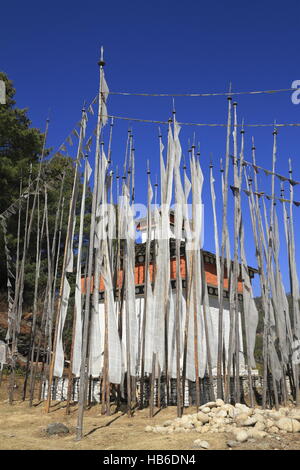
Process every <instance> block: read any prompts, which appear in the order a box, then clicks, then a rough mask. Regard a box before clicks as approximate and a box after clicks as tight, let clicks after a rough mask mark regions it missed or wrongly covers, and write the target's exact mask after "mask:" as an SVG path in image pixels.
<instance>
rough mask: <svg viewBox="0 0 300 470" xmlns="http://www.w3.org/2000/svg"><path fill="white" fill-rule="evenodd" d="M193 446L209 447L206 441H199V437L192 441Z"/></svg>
mask: <svg viewBox="0 0 300 470" xmlns="http://www.w3.org/2000/svg"><path fill="white" fill-rule="evenodd" d="M194 446H195V447H201V448H202V449H208V448H209V447H210V446H209V443H208V442H207V441H201V439H196V440H195V441H194Z"/></svg>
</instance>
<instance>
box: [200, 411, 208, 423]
mask: <svg viewBox="0 0 300 470" xmlns="http://www.w3.org/2000/svg"><path fill="white" fill-rule="evenodd" d="M197 420H198V421H201V423H203V424H205V423H208V422H209V417H208V416H207V415H206V414H205V413H203V412H202V411H199V413H197Z"/></svg>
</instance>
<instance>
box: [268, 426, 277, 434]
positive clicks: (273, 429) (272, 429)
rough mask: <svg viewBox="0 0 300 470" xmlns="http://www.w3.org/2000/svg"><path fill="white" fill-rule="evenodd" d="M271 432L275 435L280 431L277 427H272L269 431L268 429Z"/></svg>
mask: <svg viewBox="0 0 300 470" xmlns="http://www.w3.org/2000/svg"><path fill="white" fill-rule="evenodd" d="M268 431H269V432H271V433H273V434H277V433H278V431H279V429H278V427H277V426H271V427H270V428H269V429H268Z"/></svg>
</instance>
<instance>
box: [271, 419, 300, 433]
mask: <svg viewBox="0 0 300 470" xmlns="http://www.w3.org/2000/svg"><path fill="white" fill-rule="evenodd" d="M276 425H277V427H278V428H279V429H281V430H282V431H287V432H299V431H300V423H299V421H297V420H296V419H291V418H280V419H279V420H278V421H277V422H276Z"/></svg>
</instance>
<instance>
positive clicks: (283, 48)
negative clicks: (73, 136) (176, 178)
mask: <svg viewBox="0 0 300 470" xmlns="http://www.w3.org/2000/svg"><path fill="white" fill-rule="evenodd" d="M299 13H300V4H299V2H296V1H290V2H286V3H282V2H280V3H279V2H277V1H272V2H271V1H269V0H265V1H263V2H258V1H252V2H251V3H248V4H247V5H245V3H244V2H240V1H239V2H238V1H228V2H224V1H215V2H203V1H195V0H194V1H190V0H186V1H184V2H179V1H177V0H175V1H166V0H165V1H163V0H162V1H160V2H159V1H156V0H153V1H151V2H141V1H139V2H137V1H129V2H124V1H123V2H121V1H111V2H101V1H90V0H86V1H85V2H81V3H75V2H70V1H65V0H62V1H60V2H58V1H56V0H53V1H51V2H40V1H39V2H38V1H32V0H29V1H27V2H22V3H21V2H16V1H12V2H5V4H2V5H1V30H0V69H1V70H3V71H4V72H6V73H7V74H8V76H9V77H10V78H11V79H12V80H13V81H14V84H15V87H16V89H17V95H16V99H17V105H18V106H19V107H28V108H29V117H30V119H31V121H32V125H33V126H35V127H39V128H41V129H44V127H45V120H46V118H47V116H48V113H50V121H51V122H50V131H49V140H48V146H52V147H53V148H54V149H57V147H58V146H59V145H60V144H61V143H62V142H63V141H64V139H65V138H66V136H67V135H68V134H69V132H70V131H71V130H72V129H73V127H74V124H75V123H76V122H77V121H78V120H79V118H80V112H81V107H82V103H83V101H84V100H87V101H88V102H89V101H91V100H92V99H93V97H94V96H95V95H96V93H97V87H98V67H97V60H98V56H99V49H100V46H101V45H103V46H104V49H105V60H106V67H105V74H106V79H107V82H108V85H109V88H110V90H111V91H131V92H169V93H188V92H222V91H227V89H228V86H229V83H230V82H232V87H233V91H234V90H236V91H247V90H263V89H278V88H289V87H290V86H291V83H292V82H293V81H294V80H297V79H299V80H300V66H299V63H300V62H299V57H300V54H299V49H300V41H299V17H300V15H299ZM237 101H238V114H239V119H240V120H241V119H242V118H244V119H245V122H246V123H272V122H273V121H274V119H276V120H277V122H300V105H294V104H293V103H292V101H291V94H290V93H289V92H286V93H281V94H274V95H254V96H253V95H252V96H251V95H250V96H249V95H248V96H247V95H245V96H239V97H238V99H237ZM175 105H176V111H177V119H178V121H183V122H208V123H216V122H225V121H226V108H227V100H226V98H225V97H201V98H188V97H186V98H176V100H175ZM171 109H172V99H171V98H158V97H151V98H150V97H122V96H110V97H109V101H108V110H109V113H111V114H114V115H120V116H130V117H139V118H145V119H154V120H155V119H157V120H167V119H168V117H169V116H170V113H171ZM91 125H92V123H91ZM128 125H132V127H133V133H134V138H135V147H136V168H137V174H138V177H137V182H136V187H137V199H138V200H139V202H144V201H145V183H146V173H145V166H146V160H147V159H149V160H150V164H151V171H152V176H153V179H155V174H156V173H157V172H158V139H157V134H158V129H157V125H153V124H142V123H131V124H130V123H128V122H122V121H119V122H116V125H115V127H114V137H113V147H112V151H113V161H114V163H115V164H119V165H121V162H122V160H123V157H124V152H125V148H124V147H125V142H126V136H127V129H128ZM193 132H195V133H196V141H197V142H200V147H201V158H200V160H201V165H202V169H203V173H204V176H205V185H204V194H203V198H204V203H205V206H206V208H205V214H206V226H205V240H204V246H205V248H207V249H210V250H214V246H213V236H212V227H211V222H210V221H211V206H210V197H209V185H208V166H209V160H210V158H212V160H213V163H214V165H215V178H216V180H217V182H216V185H217V188H216V189H217V197H219V199H220V181H219V159H220V158H221V157H224V152H225V129H222V128H192V127H187V128H183V129H182V132H181V142H182V148H183V150H184V153H185V154H186V153H187V152H186V150H187V146H188V139H191V138H193ZM163 133H164V137H165V136H166V129H165V128H164V129H163ZM252 135H254V136H255V141H256V146H257V162H258V164H260V165H261V166H263V167H266V168H271V159H272V128H255V129H247V132H246V159H248V160H250V158H251V156H250V147H251V146H250V141H251V136H252ZM299 144H300V128H289V129H280V130H279V135H278V160H277V171H278V172H279V173H282V174H284V175H287V174H288V167H287V165H288V164H287V160H288V158H289V157H291V158H292V160H293V167H294V178H295V179H297V180H300V162H299V153H300V145H299ZM259 184H260V188H261V189H262V190H265V191H266V192H269V191H270V178H267V177H265V175H264V174H260V175H259ZM277 194H278V195H279V188H277ZM229 197H230V199H232V198H231V195H230V196H229ZM295 199H296V200H300V188H299V186H296V187H295ZM231 202H232V201H231ZM245 202H247V201H245ZM244 205H245V204H244ZM218 208H219V215H221V210H220V209H221V206H220V204H219V205H218ZM278 209H279V214H278V215H279V220H280V224H281V220H282V219H281V207H280V206H278ZM294 212H295V216H296V217H295V223H296V233H297V227H299V217H300V208H299V209H297V208H296V207H295V209H294ZM245 223H246V230H247V231H246V233H247V243H248V244H249V250H248V261H249V264H252V265H256V262H255V257H254V252H253V249H251V247H252V234H251V227H250V225H249V216H248V214H247V211H246V209H245ZM219 224H221V219H220V222H219ZM281 225H282V224H281ZM281 235H282V240H281V244H282V247H283V248H284V242H285V241H284V238H283V235H284V234H283V232H282V233H281ZM298 252H299V253H300V250H298ZM299 253H298V259H299ZM282 271H283V274H284V278H285V284H286V287H287V289H288V277H287V263H286V258H285V252H284V249H283V251H282Z"/></svg>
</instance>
